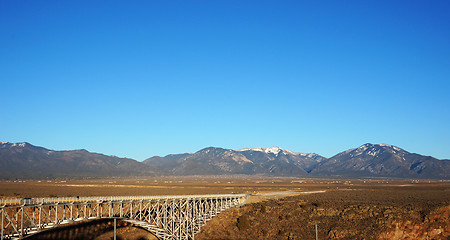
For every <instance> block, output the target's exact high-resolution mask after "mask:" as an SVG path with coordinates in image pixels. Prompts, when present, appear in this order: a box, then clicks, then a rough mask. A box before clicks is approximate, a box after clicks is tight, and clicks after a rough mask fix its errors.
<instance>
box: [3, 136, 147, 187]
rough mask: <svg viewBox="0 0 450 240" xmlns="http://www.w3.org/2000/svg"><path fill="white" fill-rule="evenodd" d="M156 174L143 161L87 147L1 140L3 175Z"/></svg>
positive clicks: (10, 176)
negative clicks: (60, 148) (65, 148)
mask: <svg viewBox="0 0 450 240" xmlns="http://www.w3.org/2000/svg"><path fill="white" fill-rule="evenodd" d="M142 175H155V171H154V170H153V169H152V168H151V167H149V166H146V165H144V164H142V163H141V162H138V161H136V160H133V159H129V158H119V157H115V156H107V155H103V154H98V153H91V152H88V151H86V150H84V149H81V150H72V151H52V150H49V149H46V148H43V147H37V146H34V145H31V144H29V143H9V142H0V179H15V178H58V177H110V176H142Z"/></svg>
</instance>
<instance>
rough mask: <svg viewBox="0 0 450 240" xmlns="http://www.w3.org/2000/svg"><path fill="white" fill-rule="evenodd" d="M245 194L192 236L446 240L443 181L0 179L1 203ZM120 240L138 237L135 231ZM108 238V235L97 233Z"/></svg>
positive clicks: (449, 193)
mask: <svg viewBox="0 0 450 240" xmlns="http://www.w3.org/2000/svg"><path fill="white" fill-rule="evenodd" d="M221 193H247V194H251V197H250V198H249V200H248V202H247V204H246V205H245V206H242V207H241V208H234V209H230V210H227V211H225V212H222V213H220V214H219V215H218V216H216V217H214V218H213V219H212V220H211V221H209V222H208V223H207V225H205V226H204V227H202V231H201V232H200V233H199V234H197V236H196V239H200V240H201V239H315V231H314V227H315V225H316V224H317V227H318V237H319V239H450V217H449V215H450V182H448V181H424V180H420V181H418V180H387V179H359V180H356V179H352V180H343V179H332V180H329V179H299V178H281V177H280V178H267V177H263V176H209V177H207V176H193V177H162V178H161V177H160V178H126V179H122V178H108V179H76V180H71V179H58V180H54V179H53V180H40V181H38V180H36V181H24V180H16V181H1V182H0V198H23V197H70V196H133V195H139V196H145V195H198V194H221ZM121 231H122V233H121V234H122V235H121V236H123V239H144V235H142V234H143V233H142V231H140V230H139V229H136V228H135V227H130V226H125V227H123V228H121ZM100 236H101V238H99V239H110V237H111V232H107V231H106V232H105V234H102V235H99V236H98V237H100Z"/></svg>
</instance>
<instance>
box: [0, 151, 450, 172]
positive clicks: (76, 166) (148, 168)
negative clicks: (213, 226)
mask: <svg viewBox="0 0 450 240" xmlns="http://www.w3.org/2000/svg"><path fill="white" fill-rule="evenodd" d="M224 174H248V175H253V174H261V175H267V176H296V177H333V178H334V177H342V178H345V177H391V178H422V179H450V160H438V159H436V158H433V157H430V156H423V155H420V154H416V153H409V152H407V151H405V150H403V149H401V148H398V147H396V146H391V145H387V144H370V143H367V144H364V145H362V146H360V147H358V148H354V149H350V150H347V151H344V152H341V153H339V154H337V155H335V156H333V157H331V158H326V157H323V156H320V155H318V154H316V153H297V152H293V151H289V150H285V149H282V148H279V147H271V148H244V149H240V150H231V149H224V148H217V147H208V148H204V149H202V150H200V151H197V152H195V153H181V154H170V155H167V156H164V157H160V156H154V157H151V158H148V159H146V160H144V161H143V162H138V161H136V160H133V159H129V158H119V157H115V156H107V155H103V154H99V153H92V152H88V151H86V150H72V151H52V150H49V149H46V148H43V147H37V146H33V145H31V144H29V143H9V142H0V179H15V178H55V177H112V176H158V175H176V176H185V175H224Z"/></svg>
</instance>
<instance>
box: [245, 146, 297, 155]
mask: <svg viewBox="0 0 450 240" xmlns="http://www.w3.org/2000/svg"><path fill="white" fill-rule="evenodd" d="M237 151H239V152H243V151H258V152H264V153H272V154H274V155H278V154H280V153H284V154H294V155H298V153H295V152H292V151H289V150H286V149H282V148H280V147H275V146H274V147H270V148H262V147H258V148H242V149H240V150H237Z"/></svg>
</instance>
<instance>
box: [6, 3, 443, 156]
mask: <svg viewBox="0 0 450 240" xmlns="http://www.w3.org/2000/svg"><path fill="white" fill-rule="evenodd" d="M449 11H450V2H449V1H359V0H358V1H31V0H29V1H22V0H19V1H0V97H1V111H0V140H1V141H9V142H23V141H26V142H29V143H32V144H34V145H39V146H43V147H46V148H50V149H55V150H71V149H80V148H84V149H87V150H89V151H93V152H100V153H104V154H108V155H117V156H120V157H130V158H134V159H136V160H144V159H146V158H148V157H151V156H154V155H166V154H170V153H181V152H195V151H197V150H200V149H201V148H204V147H208V146H216V147H223V148H231V149H240V148H243V147H271V146H280V147H283V148H286V149H289V150H293V151H297V152H316V153H319V154H321V155H324V156H326V157H331V156H333V155H334V154H337V153H338V152H340V151H344V150H347V149H349V148H354V147H358V146H360V145H362V144H364V143H367V142H370V143H387V144H392V145H396V146H399V147H401V148H404V149H405V150H407V151H410V152H416V153H420V154H424V155H432V156H434V157H437V158H441V159H443V158H447V159H450V94H449V92H450V91H449V90H450V44H449V43H450V14H448V12H449Z"/></svg>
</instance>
